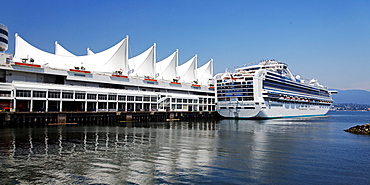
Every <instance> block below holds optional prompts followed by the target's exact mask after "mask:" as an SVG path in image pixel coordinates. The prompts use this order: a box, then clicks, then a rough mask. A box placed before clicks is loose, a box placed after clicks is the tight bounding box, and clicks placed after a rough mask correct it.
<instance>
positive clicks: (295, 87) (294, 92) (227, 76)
mask: <svg viewBox="0 0 370 185" xmlns="http://www.w3.org/2000/svg"><path fill="white" fill-rule="evenodd" d="M215 80H216V81H217V87H216V89H217V106H216V109H217V111H218V113H219V114H220V115H221V116H223V117H228V118H281V117H300V116H319V115H325V114H326V113H327V112H328V110H329V108H330V107H331V105H332V103H333V102H334V101H333V99H332V98H331V95H332V94H336V93H337V92H336V91H329V90H328V89H327V87H325V86H323V85H321V84H319V82H318V81H317V80H315V79H311V80H306V79H302V78H301V77H300V76H299V75H296V76H294V75H293V74H292V73H291V72H290V71H289V69H288V65H287V64H285V63H283V62H279V61H275V60H265V61H262V62H260V63H259V64H257V65H252V66H247V67H241V68H237V69H235V71H234V72H225V73H222V74H218V75H216V76H215Z"/></svg>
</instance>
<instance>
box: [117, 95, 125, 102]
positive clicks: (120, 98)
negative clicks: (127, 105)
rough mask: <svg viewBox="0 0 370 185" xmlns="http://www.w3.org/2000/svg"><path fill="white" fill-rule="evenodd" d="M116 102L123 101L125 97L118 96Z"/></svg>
mask: <svg viewBox="0 0 370 185" xmlns="http://www.w3.org/2000/svg"><path fill="white" fill-rule="evenodd" d="M118 100H121V101H125V100H126V96H118Z"/></svg>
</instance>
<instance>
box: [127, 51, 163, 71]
mask: <svg viewBox="0 0 370 185" xmlns="http://www.w3.org/2000/svg"><path fill="white" fill-rule="evenodd" d="M155 46H156V45H155V44H154V45H153V46H151V47H150V48H149V49H147V50H146V51H144V52H143V53H141V54H140V55H138V56H136V57H133V58H130V59H128V66H129V70H130V73H129V75H130V76H141V77H144V76H149V77H152V78H154V77H155Z"/></svg>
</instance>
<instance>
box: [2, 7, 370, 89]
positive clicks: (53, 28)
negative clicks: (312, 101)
mask: <svg viewBox="0 0 370 185" xmlns="http://www.w3.org/2000/svg"><path fill="white" fill-rule="evenodd" d="M1 6H2V8H1V18H0V23H2V24H5V25H6V26H7V27H8V28H9V36H10V38H9V50H8V51H7V52H9V53H13V54H14V34H15V33H18V34H19V35H20V36H21V37H23V38H24V39H25V40H26V41H28V42H29V43H31V44H32V45H34V46H36V47H38V48H40V49H42V50H45V51H48V52H53V51H54V42H55V41H58V43H59V44H61V45H62V46H63V47H65V48H66V49H68V50H69V51H71V52H72V53H74V54H77V55H84V54H86V48H87V47H89V48H90V49H91V50H92V51H94V52H100V51H103V50H105V49H107V48H109V47H111V46H113V45H114V44H116V43H118V42H119V41H120V40H121V39H123V38H124V37H125V36H126V35H129V48H130V57H132V56H136V55H138V54H140V53H141V52H143V51H144V50H146V49H147V48H149V47H150V46H151V45H152V44H153V43H157V61H159V60H162V59H163V58H165V57H167V56H169V55H170V54H171V53H172V52H174V51H175V50H176V49H179V55H180V56H179V59H180V62H179V63H180V64H182V63H184V62H186V61H187V60H188V59H190V58H191V57H192V56H194V54H198V66H201V65H203V64H205V63H206V62H207V61H209V60H210V59H211V58H213V59H214V71H215V73H219V72H223V71H224V70H225V68H231V67H234V66H239V65H243V64H247V63H251V62H255V61H258V60H262V59H276V60H279V61H282V62H285V63H287V64H288V65H289V68H290V70H291V71H292V73H293V74H299V75H300V76H302V77H304V78H317V79H318V80H319V82H320V83H321V84H323V85H325V86H328V87H329V88H330V89H362V90H369V91H370V34H369V33H370V1H369V0H344V1H342V0H317V1H316V0H308V1H300V0H253V1H247V0H241V1H237V0H183V1H180V0H156V1H154V0H150V1H149V0H148V1H141V0H117V1H113V0H112V1H101V0H100V1H93V0H90V1H75V0H52V1H50V0H45V1H41V0H33V1H30V0H27V1H17V0H12V1H3V2H1Z"/></svg>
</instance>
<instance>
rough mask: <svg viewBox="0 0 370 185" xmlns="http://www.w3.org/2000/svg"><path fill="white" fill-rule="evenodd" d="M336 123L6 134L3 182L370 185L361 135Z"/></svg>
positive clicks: (0, 152)
mask: <svg viewBox="0 0 370 185" xmlns="http://www.w3.org/2000/svg"><path fill="white" fill-rule="evenodd" d="M339 118H340V117H338V119H339ZM332 119H337V118H336V117H335V116H334V117H331V116H327V117H314V118H300V119H278V120H221V121H218V122H173V123H150V124H143V125H140V127H130V126H132V125H130V124H127V125H126V126H77V125H73V126H56V127H48V128H9V129H2V130H0V135H1V137H0V164H1V166H0V178H1V179H2V182H5V183H10V184H15V183H21V184H29V183H31V184H75V183H77V184H80V183H81V184H91V183H105V184H127V183H129V184H131V183H133V184H182V183H190V184H199V183H229V184H247V183H252V184H266V183H274V184H287V183H293V182H304V183H308V184H315V183H330V182H344V183H346V182H347V183H350V182H362V183H365V184H366V183H369V182H370V181H369V179H367V175H366V169H368V168H369V167H370V166H369V165H368V164H369V163H370V161H369V159H368V155H367V157H366V155H364V154H369V153H370V147H369V146H368V147H362V148H361V147H359V146H357V144H355V145H354V146H352V148H351V147H348V146H347V144H348V143H351V145H353V144H354V143H358V145H363V144H364V143H363V142H360V141H356V142H353V140H351V141H345V140H344V139H343V137H344V138H346V137H347V138H348V137H350V138H349V139H354V140H356V139H357V138H358V137H356V136H355V135H354V136H353V135H348V133H345V132H343V133H342V132H337V131H335V129H333V125H334V124H333V123H332ZM133 124H134V125H135V123H133ZM352 137H353V138H352ZM338 139H339V140H338ZM347 142H348V143H347ZM365 144H367V145H369V143H368V142H367V143H365ZM344 146H346V147H344ZM355 148H357V152H353V149H355ZM364 160H365V161H366V160H367V162H364ZM361 161H362V162H361ZM349 170H350V171H351V172H352V173H355V174H356V176H352V175H350V174H348V171H349Z"/></svg>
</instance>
